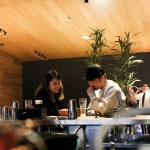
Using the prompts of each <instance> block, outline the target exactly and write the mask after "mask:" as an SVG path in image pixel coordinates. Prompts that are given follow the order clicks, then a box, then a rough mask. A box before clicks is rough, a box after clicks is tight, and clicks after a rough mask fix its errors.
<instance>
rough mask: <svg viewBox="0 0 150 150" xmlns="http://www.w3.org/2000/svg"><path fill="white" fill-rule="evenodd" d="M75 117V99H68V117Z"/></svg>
mask: <svg viewBox="0 0 150 150" xmlns="http://www.w3.org/2000/svg"><path fill="white" fill-rule="evenodd" d="M77 117H78V115H77V104H76V99H70V100H69V104H68V119H76V118H77Z"/></svg>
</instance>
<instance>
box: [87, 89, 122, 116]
mask: <svg viewBox="0 0 150 150" xmlns="http://www.w3.org/2000/svg"><path fill="white" fill-rule="evenodd" d="M87 93H88V95H89V97H90V100H91V108H92V109H93V110H94V111H99V112H100V113H101V114H104V113H105V112H106V111H107V110H111V109H112V108H114V107H116V106H119V105H120V104H121V103H122V102H123V101H124V100H125V99H122V98H121V93H120V91H118V90H117V89H116V88H115V87H113V86H112V87H110V88H109V89H107V91H106V92H105V95H104V97H103V98H102V99H101V100H102V101H100V99H99V98H97V97H96V95H95V92H94V89H93V90H92V87H90V88H89V89H88V90H87Z"/></svg>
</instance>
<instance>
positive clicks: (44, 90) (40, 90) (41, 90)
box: [38, 88, 47, 94]
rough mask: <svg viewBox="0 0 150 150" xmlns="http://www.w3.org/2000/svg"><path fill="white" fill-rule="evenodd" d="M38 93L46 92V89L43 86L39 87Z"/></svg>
mask: <svg viewBox="0 0 150 150" xmlns="http://www.w3.org/2000/svg"><path fill="white" fill-rule="evenodd" d="M38 93H41V94H43V93H47V91H46V89H45V88H40V89H39V90H38Z"/></svg>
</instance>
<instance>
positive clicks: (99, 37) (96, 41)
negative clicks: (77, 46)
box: [85, 28, 109, 65]
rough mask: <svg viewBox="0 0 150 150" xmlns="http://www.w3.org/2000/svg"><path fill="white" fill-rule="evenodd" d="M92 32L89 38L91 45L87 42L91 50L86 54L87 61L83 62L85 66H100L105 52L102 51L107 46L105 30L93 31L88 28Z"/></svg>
mask: <svg viewBox="0 0 150 150" xmlns="http://www.w3.org/2000/svg"><path fill="white" fill-rule="evenodd" d="M90 29H91V30H92V31H93V32H92V33H90V35H89V37H90V38H91V41H92V42H91V43H90V42H88V41H87V42H88V43H89V44H90V46H91V48H92V49H91V50H88V51H87V52H86V55H87V57H88V59H86V60H85V62H86V63H87V64H100V65H101V62H102V58H103V57H104V55H105V54H106V51H104V50H103V49H104V48H106V47H108V48H109V46H108V45H107V44H106V43H107V41H106V37H105V32H104V31H105V29H98V28H97V29H93V28H90Z"/></svg>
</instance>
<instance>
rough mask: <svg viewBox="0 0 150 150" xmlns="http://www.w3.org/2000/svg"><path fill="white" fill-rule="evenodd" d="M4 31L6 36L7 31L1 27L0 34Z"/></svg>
mask: <svg viewBox="0 0 150 150" xmlns="http://www.w3.org/2000/svg"><path fill="white" fill-rule="evenodd" d="M2 32H4V37H6V33H7V32H6V31H4V30H3V29H1V28H0V34H1V33H2Z"/></svg>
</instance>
